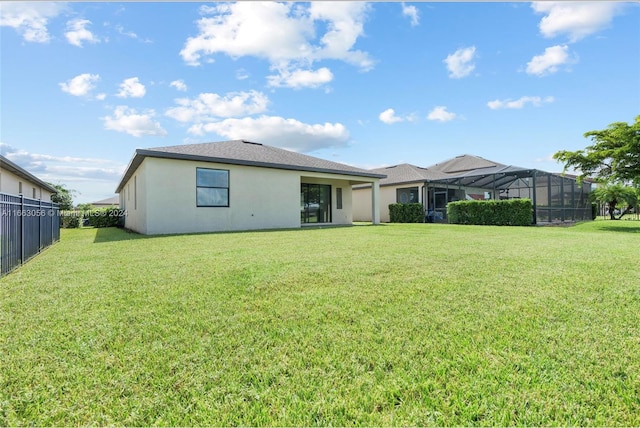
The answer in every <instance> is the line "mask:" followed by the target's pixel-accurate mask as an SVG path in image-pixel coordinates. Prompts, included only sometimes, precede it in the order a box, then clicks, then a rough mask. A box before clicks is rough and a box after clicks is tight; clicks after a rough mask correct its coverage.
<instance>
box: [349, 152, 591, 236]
mask: <svg viewBox="0 0 640 428" xmlns="http://www.w3.org/2000/svg"><path fill="white" fill-rule="evenodd" d="M371 172H374V173H378V174H384V175H386V177H385V178H383V179H381V180H380V206H381V209H382V211H381V213H380V220H381V221H382V222H388V221H389V209H388V206H389V204H393V203H420V204H422V205H423V207H424V211H425V221H427V222H446V221H447V204H448V203H449V202H453V201H460V200H471V199H474V200H486V199H514V198H527V199H531V201H532V202H533V208H534V212H533V215H532V224H542V223H553V222H564V221H579V220H590V219H591V218H592V217H591V215H592V213H591V204H590V203H589V193H590V191H591V183H590V182H586V181H585V182H583V183H578V182H577V181H576V179H575V177H573V176H563V175H561V174H553V173H549V172H545V171H540V170H536V169H529V168H521V167H517V166H511V165H504V164H501V163H499V162H494V161H490V160H487V159H483V158H481V157H478V156H473V155H462V156H457V157H455V158H453V159H449V160H447V161H444V162H441V163H438V164H435V165H432V166H430V167H427V168H422V167H419V166H415V165H410V164H400V165H394V166H389V167H385V168H378V169H374V170H371ZM370 193H371V188H370V187H369V186H366V185H359V186H355V187H354V190H353V199H354V202H353V204H354V207H356V208H355V210H354V220H356V221H368V220H369V219H370V215H369V213H368V212H367V211H366V210H362V209H360V207H362V202H363V201H364V200H366V199H367V198H368V197H369V194H370Z"/></svg>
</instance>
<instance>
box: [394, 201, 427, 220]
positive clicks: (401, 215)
mask: <svg viewBox="0 0 640 428" xmlns="http://www.w3.org/2000/svg"><path fill="white" fill-rule="evenodd" d="M389 221H390V222H391V223H423V222H424V208H423V207H422V204H389Z"/></svg>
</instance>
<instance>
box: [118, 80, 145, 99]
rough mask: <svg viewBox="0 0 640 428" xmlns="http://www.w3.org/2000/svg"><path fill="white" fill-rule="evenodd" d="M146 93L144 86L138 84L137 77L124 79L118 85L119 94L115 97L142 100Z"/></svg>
mask: <svg viewBox="0 0 640 428" xmlns="http://www.w3.org/2000/svg"><path fill="white" fill-rule="evenodd" d="M146 93H147V90H146V89H145V87H144V85H143V84H142V83H140V80H139V79H138V78H137V77H131V78H129V79H125V80H124V81H123V82H122V83H121V84H120V92H118V93H117V94H116V96H117V97H120V98H129V97H132V98H142V97H144V94H146Z"/></svg>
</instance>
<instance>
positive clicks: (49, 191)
mask: <svg viewBox="0 0 640 428" xmlns="http://www.w3.org/2000/svg"><path fill="white" fill-rule="evenodd" d="M0 192H2V193H8V194H11V195H23V196H24V197H25V198H30V199H36V200H37V199H40V200H43V201H51V195H53V194H54V193H57V192H58V191H57V190H56V188H55V187H53V186H51V185H50V184H48V183H45V182H44V181H42V180H40V179H39V178H38V177H36V176H35V175H33V174H31V173H30V172H28V171H27V170H25V169H24V168H21V167H19V166H18V165H16V164H15V163H13V162H11V161H10V160H9V159H7V158H5V157H4V156H2V155H0Z"/></svg>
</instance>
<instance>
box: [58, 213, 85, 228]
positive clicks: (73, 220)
mask: <svg viewBox="0 0 640 428" xmlns="http://www.w3.org/2000/svg"><path fill="white" fill-rule="evenodd" d="M81 217H82V214H80V213H78V212H77V211H60V226H61V227H62V228H63V229H76V228H78V227H80V218H81Z"/></svg>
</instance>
